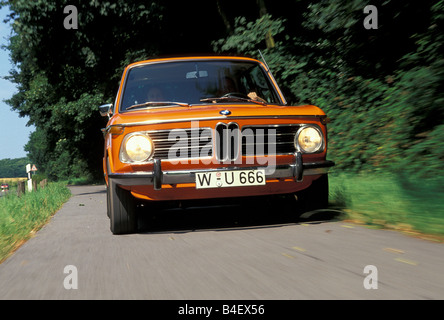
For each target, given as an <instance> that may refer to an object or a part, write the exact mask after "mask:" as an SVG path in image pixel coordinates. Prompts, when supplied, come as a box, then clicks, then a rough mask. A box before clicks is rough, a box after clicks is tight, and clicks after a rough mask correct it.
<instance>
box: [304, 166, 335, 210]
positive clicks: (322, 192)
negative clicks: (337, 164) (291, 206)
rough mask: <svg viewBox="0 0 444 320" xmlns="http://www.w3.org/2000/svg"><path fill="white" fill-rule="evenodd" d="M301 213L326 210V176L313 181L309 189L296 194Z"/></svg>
mask: <svg viewBox="0 0 444 320" xmlns="http://www.w3.org/2000/svg"><path fill="white" fill-rule="evenodd" d="M297 197H298V201H299V202H301V207H302V208H301V209H302V211H304V212H306V211H312V210H317V209H326V208H328V174H324V175H322V176H321V177H320V178H318V179H316V180H314V181H313V182H312V184H311V186H310V187H308V188H307V189H305V190H302V191H300V192H298V193H297Z"/></svg>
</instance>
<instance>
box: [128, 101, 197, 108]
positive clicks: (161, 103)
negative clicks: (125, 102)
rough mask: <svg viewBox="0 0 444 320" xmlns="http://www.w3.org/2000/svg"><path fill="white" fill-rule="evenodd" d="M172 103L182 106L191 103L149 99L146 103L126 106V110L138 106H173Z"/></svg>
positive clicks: (187, 105)
mask: <svg viewBox="0 0 444 320" xmlns="http://www.w3.org/2000/svg"><path fill="white" fill-rule="evenodd" d="M171 105H176V106H180V107H189V106H190V105H189V104H188V103H186V102H173V101H147V102H144V103H140V104H135V105H132V106H130V107H128V108H126V110H131V109H137V108H143V107H151V106H155V107H162V106H171Z"/></svg>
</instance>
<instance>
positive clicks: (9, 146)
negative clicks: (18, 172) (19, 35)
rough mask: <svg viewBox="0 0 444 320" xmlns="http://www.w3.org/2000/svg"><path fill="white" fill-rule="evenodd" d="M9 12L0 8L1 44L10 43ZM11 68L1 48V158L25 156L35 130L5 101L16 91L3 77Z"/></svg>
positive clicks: (6, 52) (5, 53) (6, 55)
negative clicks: (7, 19)
mask: <svg viewBox="0 0 444 320" xmlns="http://www.w3.org/2000/svg"><path fill="white" fill-rule="evenodd" d="M8 12H9V9H8V8H7V7H6V8H2V9H0V45H1V46H2V45H5V44H7V43H8V41H7V38H8V37H9V35H10V34H11V28H10V26H9V24H6V23H4V22H3V20H4V19H5V18H6V16H7V14H8ZM11 68H12V65H11V62H10V60H9V53H8V51H7V50H4V49H0V159H5V158H11V159H15V158H21V157H25V156H26V152H25V150H24V149H23V147H24V146H25V144H26V143H28V140H29V135H30V133H31V132H33V131H34V130H35V128H34V127H33V126H31V127H28V126H26V124H27V122H28V120H29V119H28V118H20V117H19V115H18V113H17V112H15V111H11V108H10V106H9V105H7V104H6V103H4V102H3V100H5V99H9V98H11V96H12V95H13V94H14V92H16V89H15V86H14V84H12V83H11V82H9V81H6V80H4V79H3V78H2V77H4V76H6V75H8V74H9V70H11Z"/></svg>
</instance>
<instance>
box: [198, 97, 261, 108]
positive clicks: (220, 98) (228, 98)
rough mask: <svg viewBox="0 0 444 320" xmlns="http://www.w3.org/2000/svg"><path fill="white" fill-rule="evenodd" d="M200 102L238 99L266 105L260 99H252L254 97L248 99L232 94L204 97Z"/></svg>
mask: <svg viewBox="0 0 444 320" xmlns="http://www.w3.org/2000/svg"><path fill="white" fill-rule="evenodd" d="M200 101H201V102H210V101H212V102H213V101H214V102H215V103H217V102H220V101H240V102H252V103H256V104H260V105H263V106H266V105H267V104H266V103H265V102H262V101H258V100H254V99H248V98H241V97H234V96H227V97H214V98H204V99H200Z"/></svg>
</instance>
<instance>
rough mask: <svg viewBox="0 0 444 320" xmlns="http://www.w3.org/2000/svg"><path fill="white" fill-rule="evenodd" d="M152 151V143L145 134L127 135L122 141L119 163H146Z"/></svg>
mask: <svg viewBox="0 0 444 320" xmlns="http://www.w3.org/2000/svg"><path fill="white" fill-rule="evenodd" d="M153 151H154V147H153V142H152V141H151V139H150V137H149V136H148V135H147V134H144V133H141V132H138V133H133V134H129V135H128V136H126V137H125V138H124V140H123V143H122V147H121V149H120V161H121V162H125V163H142V162H146V161H148V160H149V159H150V157H151V156H152V155H153Z"/></svg>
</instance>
